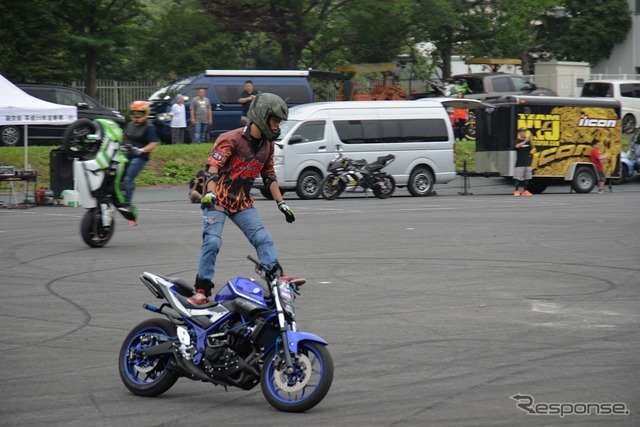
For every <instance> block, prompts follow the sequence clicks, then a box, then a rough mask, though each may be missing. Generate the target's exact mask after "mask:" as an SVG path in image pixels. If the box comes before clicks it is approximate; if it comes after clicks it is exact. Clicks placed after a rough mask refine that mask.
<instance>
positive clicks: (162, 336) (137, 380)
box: [118, 319, 180, 397]
mask: <svg viewBox="0 0 640 427" xmlns="http://www.w3.org/2000/svg"><path fill="white" fill-rule="evenodd" d="M176 334H177V333H176V325H174V324H173V323H171V322H170V321H169V320H167V319H150V320H146V321H144V322H142V323H140V324H139V325H138V326H136V327H135V328H133V330H132V331H131V332H129V335H127V337H126V338H125V340H124V342H123V343H122V347H121V348H120V353H119V355H118V371H119V372H120V379H121V380H122V382H123V384H124V386H125V387H126V388H127V389H128V390H129V391H130V392H131V393H133V394H135V395H136V396H144V397H154V396H159V395H161V394H162V393H164V392H165V391H167V390H169V389H170V388H171V387H172V386H173V385H174V384H175V383H176V381H178V378H180V374H178V373H177V372H175V371H172V370H170V369H169V364H170V362H171V355H162V356H157V357H149V358H148V357H145V356H143V355H142V351H143V350H144V349H147V348H150V347H153V346H154V345H158V344H163V343H165V342H167V341H170V340H172V339H173V340H175V339H177V338H176Z"/></svg>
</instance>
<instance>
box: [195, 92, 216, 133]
mask: <svg viewBox="0 0 640 427" xmlns="http://www.w3.org/2000/svg"><path fill="white" fill-rule="evenodd" d="M206 93H207V90H206V89H205V88H200V89H198V96H196V97H195V98H193V101H191V123H192V124H193V139H194V140H195V143H196V144H202V143H203V142H205V141H207V140H208V139H209V131H208V128H209V126H210V125H211V124H213V119H212V116H211V101H209V98H207V97H206V96H205V95H206Z"/></svg>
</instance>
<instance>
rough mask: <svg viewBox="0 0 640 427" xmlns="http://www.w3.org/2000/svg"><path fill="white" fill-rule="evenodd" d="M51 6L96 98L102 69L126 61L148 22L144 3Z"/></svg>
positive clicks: (75, 1) (65, 1) (95, 0)
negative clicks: (62, 24)
mask: <svg viewBox="0 0 640 427" xmlns="http://www.w3.org/2000/svg"><path fill="white" fill-rule="evenodd" d="M48 7H49V8H51V10H52V11H53V14H54V15H55V16H56V17H57V18H58V19H60V20H61V21H62V22H64V24H65V26H66V28H65V38H64V39H65V44H66V46H67V49H68V52H69V54H70V58H71V61H72V63H73V64H74V65H76V67H77V69H79V70H82V74H83V76H84V79H85V85H86V89H85V91H86V92H87V93H88V94H89V95H90V96H95V95H96V78H97V74H98V68H99V67H100V66H105V65H107V64H111V63H116V62H118V61H126V59H127V55H131V54H132V53H133V52H135V50H134V49H132V48H131V47H135V46H136V41H137V40H138V39H139V38H140V35H141V34H143V33H144V32H145V30H144V27H145V24H146V23H147V22H148V21H145V18H147V17H148V15H147V13H146V11H145V7H144V5H143V4H142V3H141V1H140V0H92V1H84V0H56V1H55V2H52V1H49V2H48Z"/></svg>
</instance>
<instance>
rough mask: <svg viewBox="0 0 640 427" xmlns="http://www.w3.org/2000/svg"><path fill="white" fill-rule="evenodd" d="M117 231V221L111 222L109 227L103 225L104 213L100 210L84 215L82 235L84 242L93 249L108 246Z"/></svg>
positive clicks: (81, 226)
mask: <svg viewBox="0 0 640 427" xmlns="http://www.w3.org/2000/svg"><path fill="white" fill-rule="evenodd" d="M115 229H116V222H115V220H112V221H111V225H110V226H109V227H104V226H103V225H102V213H101V212H100V209H98V208H92V209H89V210H88V211H87V213H85V214H84V218H82V223H81V224H80V234H81V235H82V240H84V242H85V243H86V244H87V245H89V246H91V247H92V248H101V247H103V246H104V245H106V244H107V242H108V241H109V239H111V236H113V233H114V232H115Z"/></svg>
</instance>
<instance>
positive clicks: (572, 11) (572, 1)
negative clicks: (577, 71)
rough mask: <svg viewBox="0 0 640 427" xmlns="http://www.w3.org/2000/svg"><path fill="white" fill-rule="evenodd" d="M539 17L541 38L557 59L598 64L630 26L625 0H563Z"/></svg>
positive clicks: (621, 38) (620, 40)
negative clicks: (559, 4)
mask: <svg viewBox="0 0 640 427" xmlns="http://www.w3.org/2000/svg"><path fill="white" fill-rule="evenodd" d="M562 6H563V7H561V8H558V9H556V12H558V13H555V14H552V13H549V14H546V15H544V16H543V17H542V26H541V30H540V33H541V36H540V38H541V40H542V45H543V46H544V48H545V49H546V50H548V51H549V52H551V53H552V54H553V55H554V56H555V57H556V58H557V59H559V60H564V61H584V62H589V63H590V64H592V65H596V64H598V63H599V62H600V61H602V60H603V59H606V58H608V57H609V55H611V51H612V50H613V47H614V46H615V45H616V44H618V43H621V42H623V41H624V40H625V39H626V37H627V34H628V32H629V29H630V28H631V16H630V14H631V12H630V10H629V6H628V4H627V1H626V0H589V1H581V0H565V1H564V2H563V4H562Z"/></svg>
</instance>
